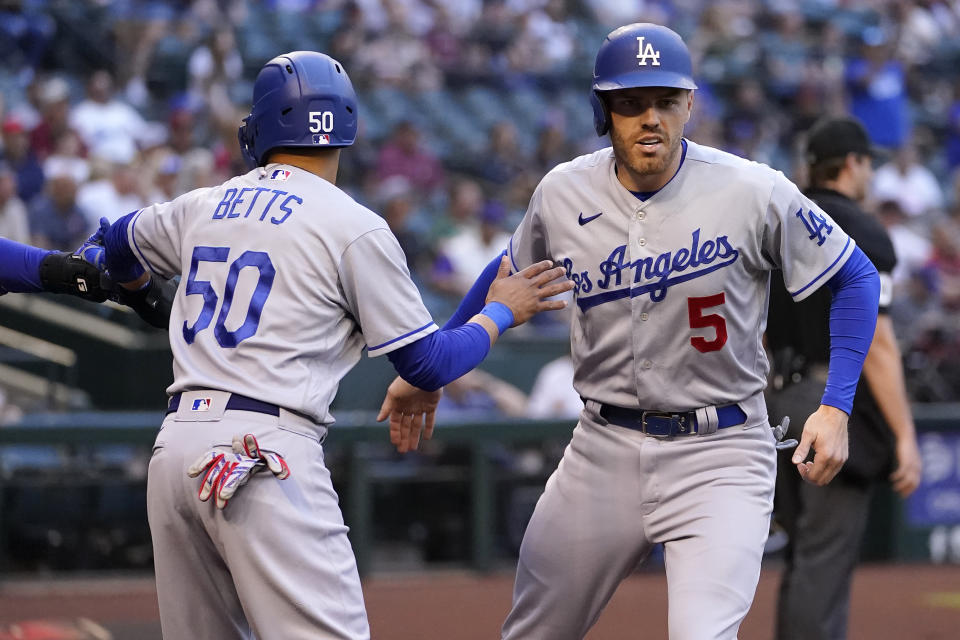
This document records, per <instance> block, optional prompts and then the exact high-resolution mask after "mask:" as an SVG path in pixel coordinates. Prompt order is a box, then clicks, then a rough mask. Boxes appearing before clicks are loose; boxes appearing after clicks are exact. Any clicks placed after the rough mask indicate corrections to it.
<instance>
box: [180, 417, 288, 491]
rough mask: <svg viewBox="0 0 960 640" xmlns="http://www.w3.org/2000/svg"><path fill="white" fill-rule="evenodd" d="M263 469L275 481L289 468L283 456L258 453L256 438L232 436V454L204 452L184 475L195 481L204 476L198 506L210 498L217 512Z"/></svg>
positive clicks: (283, 475)
mask: <svg viewBox="0 0 960 640" xmlns="http://www.w3.org/2000/svg"><path fill="white" fill-rule="evenodd" d="M263 469H269V470H270V471H271V472H273V475H275V476H276V477H277V479H278V480H285V479H287V478H289V477H290V467H288V466H287V461H286V460H284V459H283V456H281V455H280V454H278V453H276V452H273V451H268V450H266V449H261V448H260V445H259V443H258V442H257V438H256V436H254V435H253V434H252V433H248V434H246V435H244V436H233V445H232V451H222V450H220V449H211V450H210V451H207V452H206V453H205V454H203V455H202V456H200V457H199V458H197V460H196V462H194V463H193V464H192V465H190V468H189V469H187V475H188V476H190V477H191V478H196V477H197V476H199V475H200V474H201V473H204V472H206V474H205V475H204V476H203V481H202V482H201V483H200V491H199V492H198V496H199V498H200V500H201V501H202V502H206V501H207V500H209V499H210V497H211V496H213V497H214V498H215V502H216V504H217V508H218V509H223V508H224V507H226V506H227V502H228V501H229V500H230V498H232V497H233V496H234V494H235V493H236V492H237V490H238V489H239V488H240V487H242V486H243V485H245V484H246V483H247V481H248V480H250V478H251V477H252V476H253V474H255V473H258V472H259V471H262V470H263Z"/></svg>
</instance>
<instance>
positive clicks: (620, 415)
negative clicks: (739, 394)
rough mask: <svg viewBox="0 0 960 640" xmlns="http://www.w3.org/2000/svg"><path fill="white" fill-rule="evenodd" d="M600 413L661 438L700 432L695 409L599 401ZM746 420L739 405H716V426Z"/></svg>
mask: <svg viewBox="0 0 960 640" xmlns="http://www.w3.org/2000/svg"><path fill="white" fill-rule="evenodd" d="M600 417H601V418H603V419H604V420H606V421H607V422H610V423H612V424H615V425H618V426H621V427H626V428H627V429H634V430H636V431H640V432H642V433H645V434H647V435H650V436H656V437H660V438H667V437H669V436H689V435H696V434H697V433H699V424H698V420H697V411H678V412H673V411H650V410H647V409H627V408H624V407H617V406H614V405H612V404H601V405H600ZM746 421H747V414H746V412H745V411H744V410H743V409H741V408H740V405H737V404H728V405H724V406H722V407H717V426H716V428H717V429H725V428H727V427H733V426H736V425H738V424H743V423H744V422H746Z"/></svg>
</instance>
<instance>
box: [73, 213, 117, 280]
mask: <svg viewBox="0 0 960 640" xmlns="http://www.w3.org/2000/svg"><path fill="white" fill-rule="evenodd" d="M109 228H110V221H109V220H107V219H106V218H100V226H99V227H98V228H97V230H96V232H94V233H93V234H92V235H91V236H90V237H89V238H87V240H86V242H84V243H83V244H82V245H80V247H79V248H78V249H77V250H76V251H74V252H73V253H74V255H76V256H80V257H81V258H82V259H84V260H86V261H87V262H89V263H90V264H92V265H93V266H95V267H96V268H97V269H99V270H100V271H105V270H106V265H105V264H104V263H105V258H106V254H105V252H104V248H103V235H104V234H105V233H106V232H107V229H109Z"/></svg>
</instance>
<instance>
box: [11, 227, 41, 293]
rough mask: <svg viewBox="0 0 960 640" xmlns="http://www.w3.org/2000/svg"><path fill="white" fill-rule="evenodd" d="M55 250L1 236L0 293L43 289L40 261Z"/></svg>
mask: <svg viewBox="0 0 960 640" xmlns="http://www.w3.org/2000/svg"><path fill="white" fill-rule="evenodd" d="M51 253H53V251H48V250H46V249H38V248H37V247H32V246H30V245H28V244H22V243H20V242H14V241H13V240H8V239H7V238H0V293H5V292H8V291H9V292H11V293H37V292H40V291H43V284H42V283H41V282H40V263H41V262H43V259H44V258H46V257H47V256H48V255H49V254H51Z"/></svg>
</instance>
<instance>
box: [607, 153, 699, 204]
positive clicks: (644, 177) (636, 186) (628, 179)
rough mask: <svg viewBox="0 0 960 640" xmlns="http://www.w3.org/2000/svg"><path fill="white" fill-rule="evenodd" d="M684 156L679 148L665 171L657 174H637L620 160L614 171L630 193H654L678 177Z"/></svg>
mask: <svg viewBox="0 0 960 640" xmlns="http://www.w3.org/2000/svg"><path fill="white" fill-rule="evenodd" d="M683 155H684V153H683V149H682V148H681V147H678V148H677V149H676V150H675V151H674V153H673V156H672V157H671V158H670V161H669V162H668V163H667V166H666V167H664V169H663V171H658V172H657V173H637V172H636V171H633V170H631V169H630V167H629V166H627V163H626V162H623V163H621V162H620V161H619V160H618V161H617V162H616V163H615V165H614V171H615V172H616V175H617V180H619V181H620V184H622V185H623V186H624V187H626V188H627V190H628V191H633V192H639V191H642V192H646V193H653V192H654V191H659V190H660V189H662V188H663V187H664V186H666V184H667V183H668V182H670V181H671V180H673V176H675V175H677V171H678V170H679V169H680V164H681V163H682V162H683Z"/></svg>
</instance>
